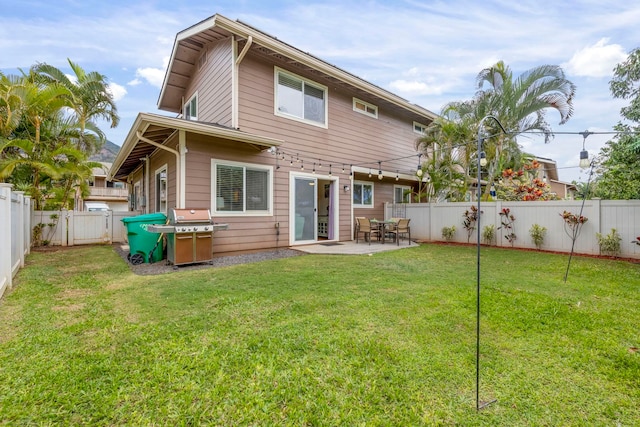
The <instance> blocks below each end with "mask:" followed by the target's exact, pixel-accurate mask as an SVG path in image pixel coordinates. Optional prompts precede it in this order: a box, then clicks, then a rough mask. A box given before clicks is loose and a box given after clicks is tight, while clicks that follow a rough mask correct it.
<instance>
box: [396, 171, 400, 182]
mask: <svg viewBox="0 0 640 427" xmlns="http://www.w3.org/2000/svg"><path fill="white" fill-rule="evenodd" d="M399 180H400V175H399V174H398V169H396V181H399Z"/></svg>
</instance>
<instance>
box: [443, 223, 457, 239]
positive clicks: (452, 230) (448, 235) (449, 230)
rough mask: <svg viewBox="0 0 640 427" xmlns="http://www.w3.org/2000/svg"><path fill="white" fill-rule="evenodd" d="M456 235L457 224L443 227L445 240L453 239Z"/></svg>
mask: <svg viewBox="0 0 640 427" xmlns="http://www.w3.org/2000/svg"><path fill="white" fill-rule="evenodd" d="M455 235H456V226H455V225H452V226H451V227H442V237H444V240H446V241H447V242H450V241H452V240H453V238H454V236H455Z"/></svg>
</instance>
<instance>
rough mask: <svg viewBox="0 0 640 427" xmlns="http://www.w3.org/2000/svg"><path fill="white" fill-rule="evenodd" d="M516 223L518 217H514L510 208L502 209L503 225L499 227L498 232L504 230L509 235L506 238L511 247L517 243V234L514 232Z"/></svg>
mask: <svg viewBox="0 0 640 427" xmlns="http://www.w3.org/2000/svg"><path fill="white" fill-rule="evenodd" d="M515 221H516V217H515V216H513V214H512V213H511V210H510V209H509V208H502V210H501V211H500V222H501V223H502V225H501V226H500V227H498V230H499V229H501V228H504V230H505V232H506V233H507V234H506V235H505V236H504V238H505V239H507V241H508V242H509V243H511V246H513V245H514V243H515V242H516V233H514V232H513V223H514V222H515Z"/></svg>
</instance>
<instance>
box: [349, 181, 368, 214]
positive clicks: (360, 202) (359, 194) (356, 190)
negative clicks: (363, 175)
mask: <svg viewBox="0 0 640 427" xmlns="http://www.w3.org/2000/svg"><path fill="white" fill-rule="evenodd" d="M352 193H353V207H354V208H372V207H373V183H371V182H354V183H353V191H352Z"/></svg>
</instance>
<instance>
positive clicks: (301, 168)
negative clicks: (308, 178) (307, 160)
mask: <svg viewBox="0 0 640 427" xmlns="http://www.w3.org/2000/svg"><path fill="white" fill-rule="evenodd" d="M300 170H301V171H303V170H304V160H300Z"/></svg>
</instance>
